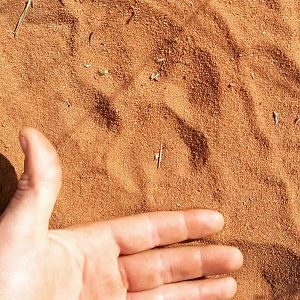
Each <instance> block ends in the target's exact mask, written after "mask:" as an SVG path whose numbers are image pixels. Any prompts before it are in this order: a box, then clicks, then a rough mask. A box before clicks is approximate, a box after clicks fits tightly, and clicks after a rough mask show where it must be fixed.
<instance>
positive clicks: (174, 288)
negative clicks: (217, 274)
mask: <svg viewBox="0 0 300 300" xmlns="http://www.w3.org/2000/svg"><path fill="white" fill-rule="evenodd" d="M236 290H237V284H236V282H235V280H234V279H233V278H230V277H228V278H221V279H205V280H197V281H189V282H181V283H175V284H166V285H163V286H161V287H159V288H156V289H152V290H148V291H144V292H137V293H128V296H127V300H182V299H189V300H227V299H232V298H233V297H234V295H235V294H236Z"/></svg>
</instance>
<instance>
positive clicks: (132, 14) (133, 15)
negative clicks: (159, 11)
mask: <svg viewBox="0 0 300 300" xmlns="http://www.w3.org/2000/svg"><path fill="white" fill-rule="evenodd" d="M130 9H131V16H130V17H129V18H128V19H127V21H126V24H127V25H128V24H129V23H130V22H131V21H132V19H133V18H134V17H135V16H136V13H135V10H134V7H133V6H130Z"/></svg>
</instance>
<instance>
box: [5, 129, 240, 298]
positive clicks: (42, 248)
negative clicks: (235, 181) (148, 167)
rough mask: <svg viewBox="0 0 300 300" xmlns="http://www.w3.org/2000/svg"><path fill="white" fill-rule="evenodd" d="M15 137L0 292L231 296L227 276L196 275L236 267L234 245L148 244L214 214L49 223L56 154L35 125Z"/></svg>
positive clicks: (205, 226) (56, 182)
mask: <svg viewBox="0 0 300 300" xmlns="http://www.w3.org/2000/svg"><path fill="white" fill-rule="evenodd" d="M20 142H21V146H22V149H23V151H24V154H25V164H24V174H23V175H22V177H21V179H20V181H19V183H18V189H17V191H16V193H15V196H14V197H13V198H12V200H11V202H10V204H9V206H8V207H7V209H6V210H5V212H4V213H3V214H2V216H1V218H0V241H1V246H0V299H2V300H21V299H22V300H35V299H38V300H47V299H49V300H75V299H76V300H77V299H82V300H94V299H95V300H101V299H104V300H122V299H124V300H125V299H126V300H150V299H151V300H161V299H163V300H169V299H170V300H179V299H189V300H193V299H197V300H198V299H205V300H206V299H212V300H213V299H231V298H232V297H233V296H234V294H235V292H236V282H235V281H234V279H232V278H219V279H201V280H199V278H201V277H206V276H211V275H219V274H225V273H229V272H232V271H235V270H237V269H239V268H240V267H241V265H242V261H243V259H242V254H241V253H240V251H239V250H237V249H236V248H232V247H225V246H203V247H198V246H197V247H176V248H169V249H154V248H155V247H158V246H165V245H170V244H173V243H177V242H180V241H184V240H190V239H198V238H202V237H204V236H208V235H211V234H213V233H216V232H218V231H220V230H221V229H222V228H223V224H224V221H223V217H222V215H221V214H219V213H217V212H213V211H209V210H191V211H186V212H158V213H148V214H142V215H138V216H132V217H127V218H122V219H116V220H111V221H105V222H96V223H90V224H84V225H78V226H72V227H68V228H66V229H63V230H49V229H48V226H49V218H50V215H51V213H52V210H53V207H54V204H55V201H56V198H57V195H58V192H59V189H60V182H61V169H60V164H59V159H58V156H57V154H56V151H55V150H54V148H53V146H52V145H51V144H50V142H49V141H48V140H47V139H46V138H45V137H44V136H43V135H42V134H41V133H40V132H38V131H37V130H35V129H32V128H25V129H23V130H22V131H21V133H20ZM191 279H195V280H193V281H190V280H191ZM197 279H198V280H197Z"/></svg>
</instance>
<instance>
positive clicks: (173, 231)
mask: <svg viewBox="0 0 300 300" xmlns="http://www.w3.org/2000/svg"><path fill="white" fill-rule="evenodd" d="M108 224H109V226H110V227H111V230H112V232H113V235H114V238H115V240H116V243H117V244H118V245H119V247H120V253H121V254H134V253H136V252H141V251H144V250H148V249H152V248H155V247H157V246H164V245H169V244H173V243H178V242H181V241H184V240H192V239H199V238H202V237H205V236H209V235H211V234H214V233H217V232H219V231H221V230H222V229H223V226H224V219H223V216H222V215H221V214H220V213H218V212H216V211H211V210H200V209H199V210H190V211H184V212H183V211H178V212H157V213H146V214H141V215H138V216H134V217H127V218H122V219H119V220H114V221H109V223H108Z"/></svg>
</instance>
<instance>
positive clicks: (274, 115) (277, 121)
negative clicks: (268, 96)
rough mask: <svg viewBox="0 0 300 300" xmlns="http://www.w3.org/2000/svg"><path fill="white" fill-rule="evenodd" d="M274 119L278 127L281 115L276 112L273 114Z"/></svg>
mask: <svg viewBox="0 0 300 300" xmlns="http://www.w3.org/2000/svg"><path fill="white" fill-rule="evenodd" d="M273 118H274V123H275V125H278V123H279V115H278V113H277V112H276V111H274V112H273Z"/></svg>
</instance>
